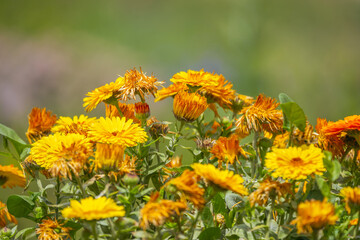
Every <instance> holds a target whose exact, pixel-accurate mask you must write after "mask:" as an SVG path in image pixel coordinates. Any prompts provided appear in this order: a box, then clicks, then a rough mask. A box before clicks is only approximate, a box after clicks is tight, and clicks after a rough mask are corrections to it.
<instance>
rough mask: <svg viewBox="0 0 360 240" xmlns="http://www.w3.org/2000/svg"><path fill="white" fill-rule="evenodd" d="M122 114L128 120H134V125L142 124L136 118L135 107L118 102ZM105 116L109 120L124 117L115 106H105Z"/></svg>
mask: <svg viewBox="0 0 360 240" xmlns="http://www.w3.org/2000/svg"><path fill="white" fill-rule="evenodd" d="M118 105H119V108H120V110H121V114H122V115H123V116H124V117H125V118H126V119H132V120H133V121H134V123H140V120H139V119H137V118H136V117H135V105H134V104H130V103H129V104H126V103H121V102H118ZM105 116H106V117H107V118H113V117H122V116H121V115H120V113H119V111H118V110H117V108H116V107H115V106H114V105H111V104H105Z"/></svg>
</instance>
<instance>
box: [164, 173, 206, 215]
mask: <svg viewBox="0 0 360 240" xmlns="http://www.w3.org/2000/svg"><path fill="white" fill-rule="evenodd" d="M198 181H199V176H198V175H196V174H195V172H193V171H190V170H188V169H186V170H185V171H184V172H183V173H182V174H181V176H180V177H177V178H173V179H171V180H170V181H169V182H167V183H166V186H174V187H175V188H176V189H177V190H179V191H180V192H181V193H182V194H183V195H181V197H182V196H184V197H185V199H187V200H189V201H190V202H192V203H193V204H194V206H195V207H197V208H202V207H203V206H204V204H205V199H204V197H203V195H204V192H205V190H204V189H203V188H200V187H199V185H198Z"/></svg>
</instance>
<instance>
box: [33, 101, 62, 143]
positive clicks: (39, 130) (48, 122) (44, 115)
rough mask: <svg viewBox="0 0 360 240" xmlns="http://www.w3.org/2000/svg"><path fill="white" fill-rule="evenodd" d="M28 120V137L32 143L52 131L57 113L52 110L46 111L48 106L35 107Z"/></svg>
mask: <svg viewBox="0 0 360 240" xmlns="http://www.w3.org/2000/svg"><path fill="white" fill-rule="evenodd" d="M28 120H29V128H28V130H27V132H26V137H27V139H28V140H29V143H32V142H35V141H37V140H39V139H40V138H41V137H42V136H45V135H48V134H49V133H50V132H51V128H52V126H53V125H54V124H55V122H56V115H55V114H52V112H51V111H46V108H43V109H40V108H37V107H35V108H33V109H32V110H31V113H30V114H29V116H28Z"/></svg>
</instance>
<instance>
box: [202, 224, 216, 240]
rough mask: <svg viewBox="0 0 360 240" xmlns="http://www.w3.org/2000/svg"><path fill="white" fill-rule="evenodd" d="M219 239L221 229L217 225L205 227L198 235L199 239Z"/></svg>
mask: <svg viewBox="0 0 360 240" xmlns="http://www.w3.org/2000/svg"><path fill="white" fill-rule="evenodd" d="M217 239H221V230H220V228H217V227H211V228H207V229H205V230H204V231H202V232H201V233H200V235H199V240H217Z"/></svg>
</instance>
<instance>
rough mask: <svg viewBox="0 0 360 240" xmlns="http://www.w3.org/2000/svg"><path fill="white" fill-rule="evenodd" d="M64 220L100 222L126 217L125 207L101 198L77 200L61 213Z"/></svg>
mask: <svg viewBox="0 0 360 240" xmlns="http://www.w3.org/2000/svg"><path fill="white" fill-rule="evenodd" d="M61 214H62V215H63V217H64V218H78V219H82V220H88V221H91V220H99V219H104V218H111V217H123V216H125V210H124V207H123V206H118V205H116V203H115V202H114V200H113V199H111V198H106V197H100V198H96V199H94V198H93V197H88V198H85V199H81V200H80V202H79V201H77V200H71V201H70V206H69V207H67V208H64V209H63V210H62V211H61Z"/></svg>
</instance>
